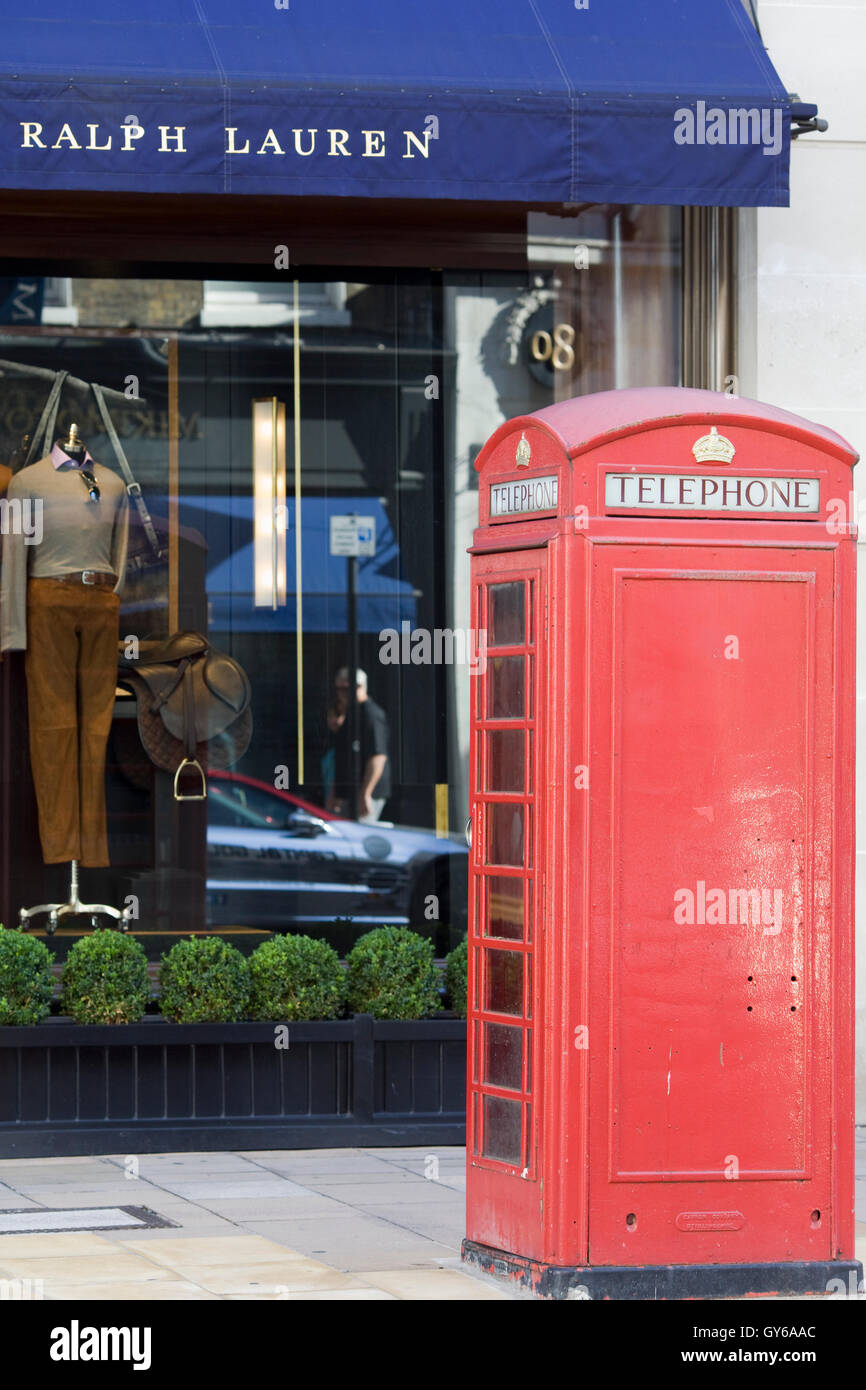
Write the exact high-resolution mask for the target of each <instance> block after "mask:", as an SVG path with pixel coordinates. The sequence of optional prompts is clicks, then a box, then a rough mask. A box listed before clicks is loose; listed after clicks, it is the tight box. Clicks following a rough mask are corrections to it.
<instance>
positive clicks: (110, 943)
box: [60, 930, 150, 1023]
mask: <svg viewBox="0 0 866 1390" xmlns="http://www.w3.org/2000/svg"><path fill="white" fill-rule="evenodd" d="M149 998H150V980H149V978H148V974H147V957H146V956H145V954H144V951H143V949H142V947H141V945H140V943H139V942H138V941H136V939H135V937H133V936H126V935H124V933H122V932H118V931H110V930H107V931H95V932H92V933H91V934H90V936H84V937H82V938H81V940H80V941H76V943H75V945H74V946H73V947H72V949H71V951H70V952H69V955H68V956H67V957H66V964H65V965H64V967H63V992H62V995H61V1000H60V1007H61V1009H62V1011H63V1013H65V1014H70V1015H71V1017H72V1018H74V1019H75V1022H76V1023H137V1022H138V1021H139V1019H141V1018H143V1017H144V1011H145V1009H146V1007H147V1002H148V1000H149Z"/></svg>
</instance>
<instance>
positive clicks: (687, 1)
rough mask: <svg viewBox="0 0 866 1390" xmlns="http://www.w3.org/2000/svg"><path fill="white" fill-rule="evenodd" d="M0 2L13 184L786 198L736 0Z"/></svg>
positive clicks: (0, 162) (763, 91) (764, 88)
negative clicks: (31, 5) (32, 5)
mask: <svg viewBox="0 0 866 1390" xmlns="http://www.w3.org/2000/svg"><path fill="white" fill-rule="evenodd" d="M279 4H280V0H273V2H272V0H261V3H259V4H256V5H250V4H246V5H244V4H243V3H241V4H238V3H237V0H148V3H147V4H145V5H138V6H129V5H126V6H123V5H121V6H118V4H117V3H116V0H80V3H79V4H77V5H70V4H69V3H68V0H40V3H39V6H38V17H37V15H36V14H34V13H33V12H32V11H29V10H28V9H27V8H26V7H25V6H22V5H20V3H19V0H16V3H15V4H14V5H13V4H12V3H10V0H2V11H4V12H3V13H2V35H3V42H2V53H0V186H3V187H6V188H33V189H44V188H49V189H50V188H55V189H91V190H100V189H102V190H105V189H108V190H117V191H123V190H125V191H136V192H157V193H193V192H198V193H253V194H292V195H304V196H312V195H339V196H359V195H360V196H368V197H376V198H389V197H401V198H452V199H455V198H456V199H467V198H472V199H493V200H509V201H518V202H521V203H539V202H546V203H562V202H584V201H590V202H615V203H669V204H695V205H700V204H704V205H714V204H715V205H732V206H737V205H740V206H747V205H766V206H785V205H787V202H788V161H789V151H790V133H791V131H790V127H791V101H790V100H789V98H788V96H787V95H786V92H785V89H784V87H783V85H782V83H781V81H780V79H779V77H778V76H777V74H776V72H775V70H774V68H773V65H772V63H771V62H770V59H769V57H768V56H767V53H766V51H765V49H764V47H763V44H762V42H761V39H760V37H759V35H758V34H757V33H756V31H755V29H754V27H753V26H752V24H751V22H750V20H749V18H748V15H747V14H746V12H745V10H744V8H743V5H742V3H741V0H652V3H647V0H587V3H586V4H585V5H584V6H583V7H582V8H579V7H578V5H577V3H575V0H468V2H467V0H435V3H431V4H407V3H406V0H315V3H312V0H285V8H280V7H278V5H279Z"/></svg>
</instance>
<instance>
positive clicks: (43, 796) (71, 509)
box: [0, 425, 128, 867]
mask: <svg viewBox="0 0 866 1390" xmlns="http://www.w3.org/2000/svg"><path fill="white" fill-rule="evenodd" d="M8 495H9V498H10V500H11V499H13V498H19V499H21V501H22V503H23V502H24V501H29V503H30V505H31V508H36V509H38V510H39V511H40V513H41V540H40V542H39V544H36V545H27V544H25V537H24V536H23V535H19V534H15V535H13V534H7V535H4V537H3V568H2V581H0V583H2V589H0V648H2V650H3V651H23V652H24V653H25V656H24V667H25V674H26V678H27V705H28V713H29V721H30V760H31V766H32V770H33V782H34V786H35V788H36V800H37V804H38V808H39V835H40V840H41V843H42V858H43V860H44V862H45V863H46V864H59V863H65V862H67V861H76V862H81V863H82V864H85V865H88V866H91V867H102V866H105V865H107V864H108V862H109V861H108V837H107V831H106V819H105V750H106V744H107V742H108V734H109V730H110V728H111V718H112V713H113V709H114V692H115V685H116V670H117V640H118V615H119V611H120V598H119V591H120V589H121V587H122V584H123V577H124V571H125V568H126V545H127V529H128V500H127V493H126V488H125V487H124V485H123V482H122V481H121V479H120V478H119V477H118V476H117V474H116V473H113V472H112V471H111V469H108V468H105V467H103V466H102V465H101V464H97V463H96V462H95V461H94V460H93V459H92V458H91V456H90V453H89V452H88V450H87V447H86V445H85V444H84V442H83V440H82V439H81V438H80V437H79V434H78V428H77V426H76V425H72V426H71V427H70V430H69V435H68V436H67V437H66V438H65V439H64V438H62V437H61V439H59V440H57V441H56V442H55V444H54V447H53V448H52V450H51V452H50V454H47V455H46V456H45V458H42V459H40V460H39V461H38V462H37V463H33V464H31V465H29V466H28V467H27V468H23V469H21V471H20V472H19V473H17V474H16V475H15V476H14V478H13V479H12V481H11V482H10V483H9V487H8Z"/></svg>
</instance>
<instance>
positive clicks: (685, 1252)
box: [463, 389, 862, 1298]
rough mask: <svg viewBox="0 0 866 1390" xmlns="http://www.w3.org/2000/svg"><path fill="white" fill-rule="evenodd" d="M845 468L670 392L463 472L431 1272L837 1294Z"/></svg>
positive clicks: (539, 426) (564, 428) (595, 405)
mask: <svg viewBox="0 0 866 1390" xmlns="http://www.w3.org/2000/svg"><path fill="white" fill-rule="evenodd" d="M856 460H857V455H856V454H855V452H854V451H853V450H852V449H851V447H850V446H849V445H848V444H846V442H845V441H844V440H843V439H841V438H840V437H839V436H838V435H837V434H834V433H833V432H832V431H830V430H828V429H824V428H823V427H821V426H819V425H814V424H811V423H809V422H808V421H806V420H802V419H800V418H799V417H798V416H795V415H791V414H789V413H788V412H786V411H783V410H778V409H776V408H774V407H772V406H764V405H760V404H758V403H757V402H755V401H749V400H742V399H738V398H736V397H730V396H726V395H721V394H717V393H716V392H711V391H695V390H685V389H648V390H628V391H610V392H604V393H601V394H599V395H593V396H585V397H582V398H579V399H576V400H571V401H565V402H562V403H560V404H558V405H554V406H550V407H548V408H547V409H545V410H540V411H538V412H537V413H536V414H534V415H527V416H524V417H521V418H519V419H516V420H512V421H509V422H508V423H507V424H505V425H503V426H502V427H501V428H500V429H499V430H497V431H496V433H495V434H494V435H493V436H492V438H491V439H490V440H489V441H488V443H487V444H486V445H485V446H484V448H483V449H482V451H481V454H480V456H479V458H478V460H477V463H476V467H477V469H478V470H479V473H480V481H479V496H480V525H479V528H478V530H477V531H476V533H475V540H474V545H473V547H472V551H471V556H472V560H471V567H472V595H473V599H472V602H473V615H472V622H473V625H474V626H475V627H476V629H477V630H478V632H479V642H481V641H482V640H483V641H484V646H485V648H486V656H485V660H484V661H483V662H480V663H479V668H478V673H477V675H475V676H474V677H473V680H472V682H471V685H472V733H471V750H470V757H471V789H472V790H471V803H472V804H471V814H472V824H473V831H472V854H471V876H470V910H469V922H470V939H469V962H470V965H469V1006H470V1008H469V1018H470V1027H469V1063H468V1082H469V1085H468V1092H469V1100H468V1141H467V1142H468V1174H467V1239H466V1241H465V1242H464V1247H463V1253H464V1258H465V1259H469V1260H472V1261H474V1262H476V1263H479V1264H480V1265H481V1266H482V1267H484V1268H485V1269H487V1270H489V1271H493V1272H498V1273H505V1274H509V1275H511V1276H512V1277H516V1278H518V1279H519V1280H521V1281H523V1282H525V1283H529V1284H531V1286H532V1287H533V1288H534V1289H535V1290H536V1291H537V1292H538V1293H540V1294H542V1295H545V1296H551V1297H593V1298H594V1297H621V1298H665V1297H668V1298H677V1297H703V1296H710V1295H716V1296H733V1295H736V1294H741V1293H770V1292H789V1293H797V1292H825V1291H826V1290H827V1286H828V1281H830V1280H831V1279H840V1278H841V1279H843V1280H844V1281H845V1282H846V1286H847V1283H848V1281H849V1279H850V1277H852V1273H853V1277H854V1278H855V1279H856V1278H862V1269H861V1268H860V1266H859V1265H858V1264H857V1263H856V1262H855V1261H854V1259H853V1255H854V1218H853V1193H854V1173H853V1125H854V1115H853V1055H854V1048H853V1011H852V957H853V867H854V700H855V688H854V655H855V590H854V580H855V545H856V529H855V527H854V524H853V517H852V508H851V501H852V493H851V486H852V484H851V468H852V466H853V465H854V463H855V462H856ZM482 634H486V638H483V637H482ZM833 1287H838V1286H833Z"/></svg>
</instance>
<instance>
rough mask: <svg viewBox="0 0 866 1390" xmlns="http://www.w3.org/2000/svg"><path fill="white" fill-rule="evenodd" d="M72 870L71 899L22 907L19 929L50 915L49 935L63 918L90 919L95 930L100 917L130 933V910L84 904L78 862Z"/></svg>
mask: <svg viewBox="0 0 866 1390" xmlns="http://www.w3.org/2000/svg"><path fill="white" fill-rule="evenodd" d="M70 867H71V870H72V874H71V878H70V880H69V897H68V898H67V900H66V902H65V903H40V904H39V906H38V907H22V908H21V910H20V912H19V913H18V925H19V927H22V928H23V927H25V926H26V925H27V923H28V922H29V921H30V919H31V918H32V917H36V916H38V915H39V914H40V913H43V912H47V913H48V935H49V936H53V935H54V933H55V932H56V930H57V928H58V926H59V924H60V920H61V918H63V917H89V918H90V925H91V926H92V927H93V928H94V930H95V929H96V928H97V927H98V926H99V918H100V917H111V918H112V919H113V921H115V922H117V924H118V927H119V929H120V931H129V921H130V918H129V909H128V908H123V909H122V910H120V909H118V908H116V907H109V906H108V905H107V904H106V903H83V902H82V901H81V899H80V898H79V896H78V860H77V859H73V860H72V861H71V863H70Z"/></svg>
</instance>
